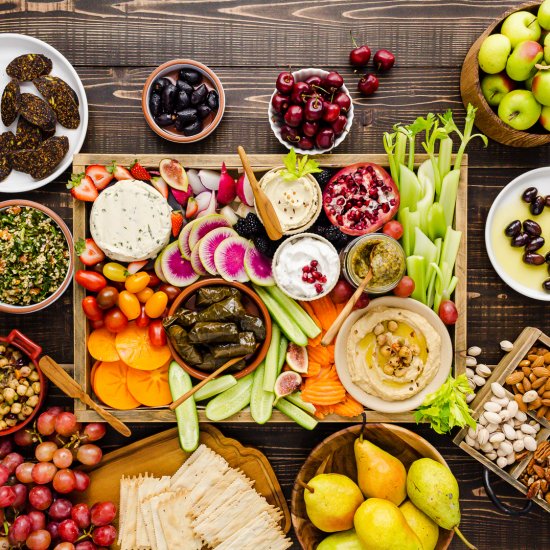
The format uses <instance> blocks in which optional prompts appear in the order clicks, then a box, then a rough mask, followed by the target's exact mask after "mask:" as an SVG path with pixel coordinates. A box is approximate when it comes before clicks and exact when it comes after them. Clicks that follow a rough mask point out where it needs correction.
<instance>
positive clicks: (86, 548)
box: [75, 540, 97, 550]
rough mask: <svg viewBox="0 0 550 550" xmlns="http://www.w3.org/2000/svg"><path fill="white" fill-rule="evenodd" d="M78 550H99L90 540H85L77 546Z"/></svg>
mask: <svg viewBox="0 0 550 550" xmlns="http://www.w3.org/2000/svg"><path fill="white" fill-rule="evenodd" d="M75 549H76V550H97V546H96V545H95V544H94V543H93V542H92V541H90V540H84V541H82V542H79V543H78V544H77V545H76V546H75Z"/></svg>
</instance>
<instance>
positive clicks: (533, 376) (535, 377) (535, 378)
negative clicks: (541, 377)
mask: <svg viewBox="0 0 550 550" xmlns="http://www.w3.org/2000/svg"><path fill="white" fill-rule="evenodd" d="M539 368H540V367H539ZM527 378H528V379H529V382H531V384H532V383H533V382H534V381H535V380H538V378H537V376H536V374H534V373H533V372H532V373H531V374H530V375H529V376H528V377H527Z"/></svg>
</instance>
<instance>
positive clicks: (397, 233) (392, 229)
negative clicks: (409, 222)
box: [382, 220, 403, 240]
mask: <svg viewBox="0 0 550 550" xmlns="http://www.w3.org/2000/svg"><path fill="white" fill-rule="evenodd" d="M382 232H383V233H385V234H386V235H389V236H390V237H393V238H394V239H396V240H397V239H400V238H401V237H402V236H403V226H402V225H401V224H400V223H399V222H398V221H397V220H391V221H389V222H387V223H386V224H384V227H383V228H382Z"/></svg>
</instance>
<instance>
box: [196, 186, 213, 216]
mask: <svg viewBox="0 0 550 550" xmlns="http://www.w3.org/2000/svg"><path fill="white" fill-rule="evenodd" d="M211 198H212V194H211V193H210V191H203V192H202V193H199V194H198V195H197V196H196V197H195V199H196V200H197V206H198V208H199V209H198V212H202V211H203V210H206V209H207V208H208V205H209V204H210V199H211Z"/></svg>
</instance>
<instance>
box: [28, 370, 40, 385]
mask: <svg viewBox="0 0 550 550" xmlns="http://www.w3.org/2000/svg"><path fill="white" fill-rule="evenodd" d="M29 380H30V381H31V382H37V381H38V380H40V377H39V376H38V372H37V371H35V370H33V371H32V372H31V373H30V374H29Z"/></svg>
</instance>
